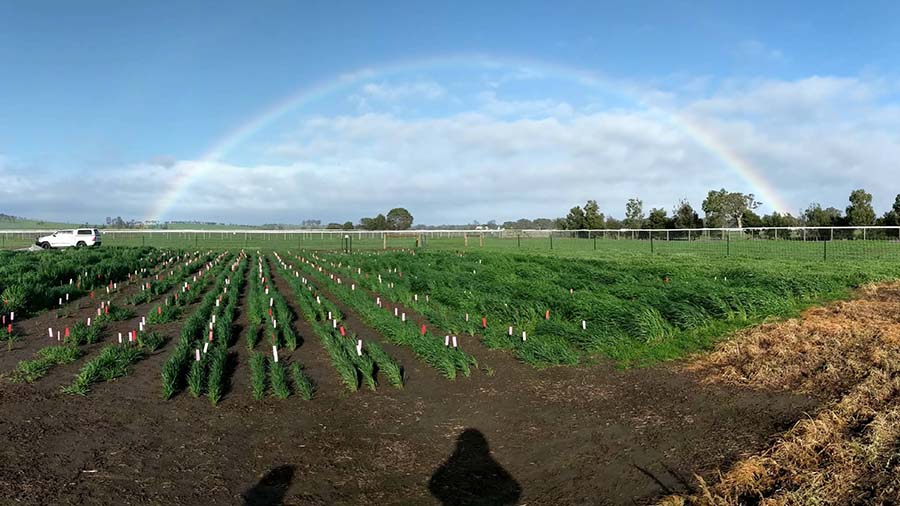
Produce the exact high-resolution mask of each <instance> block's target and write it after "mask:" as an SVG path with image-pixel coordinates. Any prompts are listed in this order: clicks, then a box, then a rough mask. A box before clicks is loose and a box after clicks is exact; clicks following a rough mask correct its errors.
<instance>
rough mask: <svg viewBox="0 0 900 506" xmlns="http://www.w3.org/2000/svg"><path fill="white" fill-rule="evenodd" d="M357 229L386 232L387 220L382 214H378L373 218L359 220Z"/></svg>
mask: <svg viewBox="0 0 900 506" xmlns="http://www.w3.org/2000/svg"><path fill="white" fill-rule="evenodd" d="M359 227H360V228H362V229H363V230H386V229H387V218H385V217H384V215H383V214H379V215H378V216H376V217H374V218H360V220H359Z"/></svg>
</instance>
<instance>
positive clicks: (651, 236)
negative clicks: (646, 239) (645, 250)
mask: <svg viewBox="0 0 900 506" xmlns="http://www.w3.org/2000/svg"><path fill="white" fill-rule="evenodd" d="M650 254H651V255H652V254H653V232H650Z"/></svg>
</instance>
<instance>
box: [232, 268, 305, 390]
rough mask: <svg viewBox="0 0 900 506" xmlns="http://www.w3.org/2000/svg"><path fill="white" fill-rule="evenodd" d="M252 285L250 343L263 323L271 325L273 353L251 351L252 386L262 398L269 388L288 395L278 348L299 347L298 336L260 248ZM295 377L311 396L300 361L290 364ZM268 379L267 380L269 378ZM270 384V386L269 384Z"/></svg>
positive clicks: (249, 300)
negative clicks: (268, 355)
mask: <svg viewBox="0 0 900 506" xmlns="http://www.w3.org/2000/svg"><path fill="white" fill-rule="evenodd" d="M250 283H251V289H250V292H249V293H248V304H247V305H248V311H249V313H248V317H249V319H250V323H251V325H253V333H252V335H253V338H252V340H251V339H250V335H251V334H248V346H249V347H250V348H251V350H252V348H253V346H254V345H255V342H256V340H257V339H258V336H259V334H260V327H261V326H262V327H263V328H265V329H268V332H269V333H270V336H271V343H272V355H271V357H269V358H268V359H267V358H266V355H264V354H262V353H259V352H256V351H251V353H250V387H251V391H252V394H253V397H254V398H255V399H262V398H263V397H265V395H266V391H267V390H268V391H269V393H270V395H271V396H273V397H276V398H279V399H285V398H287V397H289V396H290V395H291V387H290V385H289V382H288V378H287V372H288V368H285V364H284V361H283V360H281V359H280V358H279V353H278V350H279V349H280V348H282V347H286V348H287V349H289V350H290V351H294V350H295V349H297V344H298V337H297V335H296V333H295V332H294V329H293V325H292V323H293V320H294V314H293V312H292V311H291V309H290V307H289V306H288V304H287V301H286V300H285V299H284V297H282V295H281V294H280V293H278V290H277V289H276V288H275V283H274V282H273V281H272V273H271V271H270V269H269V263H268V262H267V261H266V258H265V257H264V256H263V255H261V254H260V253H259V252H257V255H256V272H255V275H254V276H251V281H250ZM289 368H290V371H291V375H292V377H293V384H294V391H296V393H297V394H298V395H299V396H300V397H302V398H304V399H306V400H309V399H311V398H312V395H313V390H314V387H313V383H312V381H311V380H310V379H309V377H308V376H306V374H305V373H304V372H303V370H302V368H301V366H300V364H299V363H298V362H296V361H293V362H292V363H291V365H290V366H289ZM267 379H268V381H267ZM267 386H268V388H267Z"/></svg>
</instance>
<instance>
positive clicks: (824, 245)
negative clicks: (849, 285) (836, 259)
mask: <svg viewBox="0 0 900 506" xmlns="http://www.w3.org/2000/svg"><path fill="white" fill-rule="evenodd" d="M829 242H831V241H822V261H823V262H827V261H828V243H829Z"/></svg>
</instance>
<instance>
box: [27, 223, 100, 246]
mask: <svg viewBox="0 0 900 506" xmlns="http://www.w3.org/2000/svg"><path fill="white" fill-rule="evenodd" d="M34 243H35V244H37V245H38V246H40V247H42V248H44V249H49V248H68V247H70V246H75V247H76V248H81V247H84V246H100V231H99V230H97V229H96V228H78V229H75V230H58V231H56V232H54V233H52V234H50V235H45V236H43V237H38V238H37V240H36V241H34Z"/></svg>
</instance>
